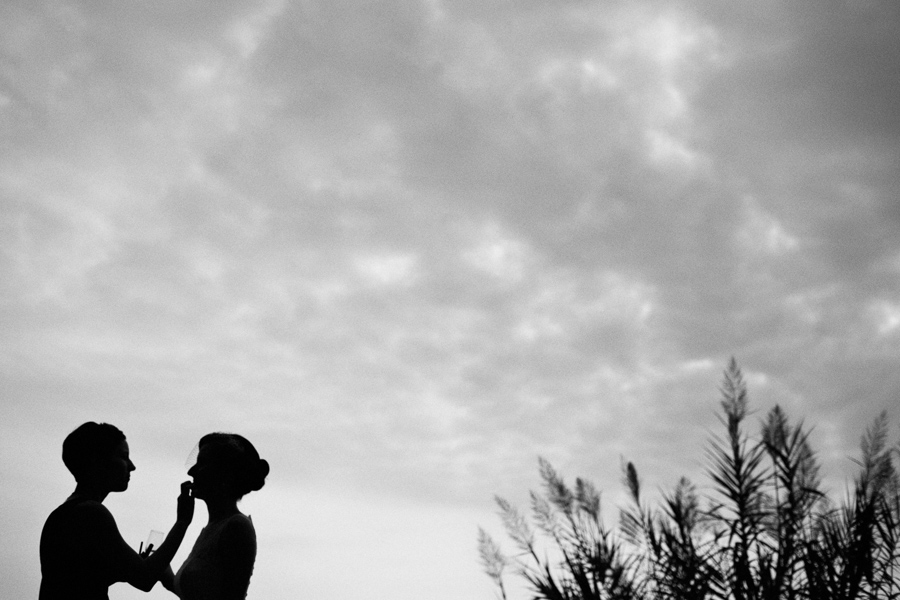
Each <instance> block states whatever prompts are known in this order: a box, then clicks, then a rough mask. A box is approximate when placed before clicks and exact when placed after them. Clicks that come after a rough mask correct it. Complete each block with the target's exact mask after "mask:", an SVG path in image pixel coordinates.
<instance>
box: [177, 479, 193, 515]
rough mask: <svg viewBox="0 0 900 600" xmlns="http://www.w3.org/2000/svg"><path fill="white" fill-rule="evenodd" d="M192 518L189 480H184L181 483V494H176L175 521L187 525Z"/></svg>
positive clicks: (191, 497)
mask: <svg viewBox="0 0 900 600" xmlns="http://www.w3.org/2000/svg"><path fill="white" fill-rule="evenodd" d="M193 518H194V497H193V496H192V495H191V482H190V481H185V482H184V483H182V484H181V494H179V495H178V517H177V521H178V522H180V523H184V524H185V525H188V524H190V522H191V520H192V519H193Z"/></svg>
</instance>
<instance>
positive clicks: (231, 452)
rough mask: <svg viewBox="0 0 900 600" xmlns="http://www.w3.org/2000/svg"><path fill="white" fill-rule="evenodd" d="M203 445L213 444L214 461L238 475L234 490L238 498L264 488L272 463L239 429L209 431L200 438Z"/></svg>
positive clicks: (226, 470)
mask: <svg viewBox="0 0 900 600" xmlns="http://www.w3.org/2000/svg"><path fill="white" fill-rule="evenodd" d="M198 446H199V448H204V447H209V449H208V450H207V452H208V453H209V456H210V459H211V460H212V462H213V463H214V464H215V465H216V466H217V467H218V468H220V469H222V470H223V471H224V472H226V473H229V474H230V475H232V476H233V477H234V479H233V482H234V487H233V489H232V490H231V491H232V493H233V494H234V496H235V497H236V498H238V499H240V498H242V497H244V496H245V495H246V494H249V493H250V492H255V491H258V490H260V489H262V487H263V485H265V483H266V476H267V475H268V474H269V463H268V462H267V461H265V460H264V459H262V458H260V457H259V453H258V452H257V451H256V448H254V447H253V444H251V443H250V441H249V440H248V439H247V438H245V437H244V436H242V435H238V434H236V433H220V432H216V433H208V434H206V435H204V436H203V437H202V438H200V443H199V444H198Z"/></svg>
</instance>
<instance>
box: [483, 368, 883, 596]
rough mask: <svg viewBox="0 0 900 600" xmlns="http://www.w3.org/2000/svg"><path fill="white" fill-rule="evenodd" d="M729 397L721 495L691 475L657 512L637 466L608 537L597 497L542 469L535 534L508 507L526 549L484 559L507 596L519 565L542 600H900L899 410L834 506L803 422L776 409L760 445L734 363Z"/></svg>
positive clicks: (714, 446) (725, 391)
mask: <svg viewBox="0 0 900 600" xmlns="http://www.w3.org/2000/svg"><path fill="white" fill-rule="evenodd" d="M720 391H721V394H722V401H721V410H722V413H721V415H720V422H721V423H722V425H723V427H724V429H725V434H724V435H723V436H721V437H718V436H716V437H713V438H712V439H711V440H710V442H709V445H708V447H707V450H706V458H707V460H708V466H707V469H706V473H707V475H708V476H709V478H710V479H711V481H712V494H710V495H709V496H705V497H704V496H701V495H700V494H698V492H697V490H696V488H695V486H694V485H693V484H692V483H691V482H690V481H689V480H688V479H686V478H682V479H681V480H679V482H678V483H677V485H676V486H675V488H674V490H672V491H671V492H669V493H664V494H663V496H662V502H661V506H660V508H653V507H650V506H648V505H647V504H646V503H645V501H644V499H643V497H642V495H641V482H640V479H639V477H638V473H637V469H636V468H635V466H634V464H633V463H630V462H629V463H626V464H625V465H624V467H623V484H624V485H625V487H626V489H627V490H628V496H629V504H628V505H627V506H625V507H623V508H622V509H621V511H620V514H619V526H618V528H617V529H616V530H610V529H608V528H606V527H605V526H604V525H603V523H602V520H601V518H600V494H599V493H598V492H597V490H596V489H595V488H594V487H593V486H592V485H591V484H590V483H589V482H588V481H586V480H583V479H576V481H575V487H574V488H569V487H568V486H567V485H566V484H565V482H564V481H563V479H562V477H560V476H559V474H558V473H557V472H556V471H555V470H554V469H553V467H552V466H551V465H550V464H549V463H548V462H547V461H545V460H544V459H539V470H540V475H541V479H542V481H543V484H544V493H543V494H537V493H535V492H531V496H530V497H531V516H532V521H533V522H534V524H535V528H534V529H533V528H532V527H531V525H529V522H528V520H527V519H526V518H525V517H524V516H522V515H521V513H519V512H518V510H517V509H516V508H515V507H513V506H512V505H511V504H509V503H508V502H507V501H505V500H503V499H502V498H496V501H497V505H498V506H499V508H500V516H501V519H502V521H503V525H504V528H505V530H506V533H507V535H508V536H509V537H510V539H511V540H512V541H513V542H514V544H515V545H516V547H517V548H518V553H517V554H516V555H514V556H513V557H512V558H507V557H506V556H505V555H504V554H503V553H502V551H501V549H500V547H499V545H497V544H496V543H495V542H494V541H493V540H492V539H491V538H490V536H488V535H487V533H485V532H484V531H483V530H481V529H480V530H479V552H480V555H481V558H482V563H483V566H484V569H485V571H486V572H487V574H488V575H489V576H490V577H491V578H492V579H493V580H494V581H495V583H496V584H497V586H498V589H499V591H500V595H501V597H502V598H503V599H504V600H505V599H506V587H505V585H504V583H503V577H504V573H505V569H506V568H507V567H512V568H513V570H514V572H515V573H516V574H518V575H519V576H521V577H523V578H524V579H525V581H526V582H527V583H528V585H529V587H530V588H531V590H532V591H533V592H534V594H535V595H534V596H533V598H535V599H536V600H540V599H547V600H600V599H622V600H625V599H628V600H630V599H646V600H656V599H660V600H662V599H677V600H782V599H786V600H795V599H796V600H801V599H815V600H856V599H861V600H863V599H864V600H870V599H871V600H876V599H877V600H900V474H898V469H897V464H896V459H897V457H898V456H900V445H898V446H894V447H891V446H890V445H889V443H888V437H889V436H888V419H887V414H886V413H882V414H881V415H880V416H879V417H878V418H877V419H876V420H875V422H874V423H873V424H872V426H871V427H869V428H868V429H867V431H866V433H865V434H864V435H863V436H862V440H861V444H860V447H861V458H860V459H859V460H858V461H856V462H857V463H858V465H859V473H858V475H857V476H856V477H855V478H854V481H853V488H852V490H851V491H850V492H849V493H848V494H847V498H846V499H845V500H844V501H843V503H842V504H839V505H835V504H834V502H833V501H831V500H830V499H829V498H828V497H827V496H826V494H824V493H823V492H822V490H821V489H820V486H821V481H820V475H819V472H820V466H819V463H818V460H817V458H816V455H815V453H814V452H813V450H812V448H811V447H810V445H809V434H810V432H809V430H808V429H806V428H805V427H804V425H803V423H799V424H792V423H791V422H790V421H789V419H788V417H787V415H786V414H785V413H784V411H783V410H782V409H781V408H780V407H779V406H775V407H774V408H773V409H771V410H770V411H769V412H768V414H767V415H766V417H765V419H763V421H762V423H761V427H760V430H759V433H758V435H755V436H754V435H751V434H750V433H749V432H748V431H747V427H746V419H747V416H748V414H749V409H748V404H749V402H748V394H747V387H746V384H745V382H744V379H743V375H742V373H741V371H740V369H739V368H738V366H737V363H736V362H735V361H734V359H732V360H731V361H730V363H729V365H728V366H727V368H726V370H725V372H724V378H723V383H722V386H721V388H720ZM539 544H540V549H539ZM548 552H549V554H548Z"/></svg>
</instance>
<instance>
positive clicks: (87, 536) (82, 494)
mask: <svg viewBox="0 0 900 600" xmlns="http://www.w3.org/2000/svg"><path fill="white" fill-rule="evenodd" d="M62 455H63V462H64V463H65V465H66V467H67V468H68V469H69V471H70V472H71V473H72V475H73V476H74V477H75V482H76V485H75V491H74V492H73V493H72V495H71V496H69V497H68V498H67V499H66V501H65V502H63V503H62V505H60V506H59V507H58V508H56V510H54V511H53V512H52V513H50V516H49V517H47V521H46V523H45V524H44V529H43V531H42V533H41V545H40V555H41V589H40V600H72V599H77V600H108V598H109V595H108V592H109V586H110V585H112V584H113V583H116V582H119V581H125V582H128V583H130V584H131V585H133V586H134V587H136V588H138V589H140V590H143V591H145V592H147V591H150V589H151V588H152V587H153V585H154V584H155V583H156V582H157V581H159V578H160V577H161V576H162V575H163V573H164V572H165V571H166V568H167V567H168V565H169V562H171V560H172V557H173V556H174V555H175V551H176V550H178V546H179V545H180V544H181V541H182V539H184V533H185V531H187V528H188V525H189V524H190V522H191V519H192V518H193V514H194V499H193V498H192V497H191V495H190V482H185V483H183V484H181V495H179V496H178V503H177V519H176V521H175V525H174V526H173V527H172V530H171V531H170V532H169V535H168V536H166V539H165V541H163V543H162V544H161V545H160V546H159V548H158V549H157V550H156V552H154V553H153V554H149V556H143V555H140V554H138V553H137V552H135V551H134V550H133V549H132V548H131V547H130V546H129V545H128V544H127V543H126V542H125V540H123V539H122V536H121V534H119V528H118V527H117V526H116V520H115V519H114V518H113V516H112V514H111V513H110V512H109V510H107V508H106V507H105V506H103V500H104V499H105V498H106V496H107V495H109V494H110V492H124V491H125V490H126V489H128V481H129V479H130V477H131V472H132V471H134V470H135V466H134V463H133V462H131V457H130V456H129V453H128V442H127V441H126V440H125V434H124V433H122V432H121V431H120V430H119V429H118V428H116V427H115V426H113V425H110V424H108V423H99V424H98V423H93V422H88V423H84V424H83V425H81V426H79V427H78V428H77V429H75V431H73V432H72V433H70V434H69V435H68V436H67V437H66V439H65V441H64V442H63V452H62Z"/></svg>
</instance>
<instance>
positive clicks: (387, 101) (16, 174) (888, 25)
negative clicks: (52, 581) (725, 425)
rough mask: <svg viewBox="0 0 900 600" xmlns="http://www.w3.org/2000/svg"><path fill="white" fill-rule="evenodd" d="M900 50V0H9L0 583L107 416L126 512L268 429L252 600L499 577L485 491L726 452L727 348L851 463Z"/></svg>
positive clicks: (31, 549) (894, 414) (762, 406)
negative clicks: (213, 442)
mask: <svg viewBox="0 0 900 600" xmlns="http://www.w3.org/2000/svg"><path fill="white" fill-rule="evenodd" d="M897 65H900V3H898V2H896V1H895V0H882V1H877V0H847V1H837V0H815V1H813V0H797V1H792V2H773V1H765V0H745V1H743V2H724V1H715V0H696V1H691V0H683V1H678V0H676V1H673V0H666V1H659V2H652V1H643V0H628V1H601V0H593V1H574V0H573V1H567V0H519V1H516V0H421V1H419V0H371V1H368V0H367V1H363V0H327V1H326V0H271V1H270V0H206V1H204V0H83V1H80V2H66V1H63V0H59V1H43V0H4V2H2V4H0V311H2V312H0V391H2V404H0V447H2V455H0V480H2V488H0V494H2V495H0V499H2V501H3V504H4V506H5V510H4V511H3V512H2V516H0V524H2V528H3V531H2V538H3V544H2V545H0V559H2V567H0V569H2V572H3V573H2V577H0V597H4V598H35V597H36V595H37V589H38V585H39V581H40V569H39V562H38V539H39V535H40V530H41V527H42V524H43V521H44V519H45V518H46V516H47V514H49V512H50V511H51V510H52V509H53V508H54V507H55V506H57V505H58V504H59V503H60V502H62V501H63V500H64V499H65V497H66V496H67V495H68V494H69V493H70V492H71V489H72V488H73V481H72V480H71V477H70V476H69V474H68V473H67V471H66V470H65V468H64V466H63V465H62V461H61V460H60V458H59V454H60V446H61V443H62V440H63V438H64V437H65V436H66V434H68V433H69V432H70V431H71V430H72V429H74V428H75V427H76V426H77V425H79V424H80V423H82V422H84V421H87V420H96V421H106V422H110V423H113V424H115V425H117V426H119V427H120V428H121V429H123V430H124V432H125V433H126V435H127V436H128V439H129V443H130V445H131V451H132V456H133V458H134V461H135V463H136V464H137V467H138V470H137V471H136V473H135V474H134V475H133V477H132V485H131V488H130V489H129V490H128V491H127V492H126V493H124V494H114V495H112V496H111V497H110V498H109V499H108V500H107V505H108V506H109V507H110V509H111V510H112V511H113V513H114V515H115V516H116V518H117V520H118V522H119V526H120V529H121V530H122V533H123V535H124V536H125V537H126V539H127V540H128V541H129V542H132V543H133V544H134V546H137V545H138V543H139V542H140V541H142V540H144V539H146V535H147V533H148V532H149V530H150V529H167V528H168V527H170V526H171V524H172V523H173V522H174V515H175V500H174V499H175V496H176V494H177V490H178V483H179V482H180V481H181V480H182V479H184V478H185V475H184V461H185V458H186V457H187V455H188V453H189V452H190V450H191V448H192V447H193V445H194V444H195V443H196V441H197V440H198V439H199V438H200V436H201V435H202V434H204V433H207V432H209V431H214V430H224V431H236V432H239V433H242V434H244V435H245V436H246V437H248V438H249V439H250V440H251V441H253V442H254V443H255V444H256V446H257V448H258V449H259V451H260V453H261V454H262V455H263V457H264V458H267V459H268V460H269V461H270V463H271V465H272V472H271V475H270V478H269V481H268V483H267V485H266V487H265V488H264V489H263V490H261V491H260V492H258V493H255V494H252V495H250V496H248V497H247V499H246V500H245V501H244V504H243V509H244V510H245V512H248V513H251V514H252V515H253V518H254V522H255V523H256V527H257V533H258V536H259V556H258V560H257V567H256V572H255V574H254V577H253V580H252V583H251V586H250V594H249V598H250V600H254V599H260V600H262V599H266V600H294V599H297V598H306V599H310V600H358V599H361V598H371V599H373V600H380V599H386V598H391V599H392V600H413V599H416V600H422V599H427V600H476V599H479V598H480V599H485V600H486V599H489V598H493V590H492V587H491V582H490V580H489V579H488V578H487V576H485V575H484V574H483V573H482V572H481V569H480V567H479V563H478V555H477V552H476V534H477V528H478V526H479V525H481V526H484V527H486V528H487V529H489V530H492V531H499V528H498V527H497V526H498V523H499V520H498V519H497V518H496V515H495V513H494V505H493V501H492V497H493V495H494V494H500V495H503V496H506V497H508V498H510V499H511V500H513V501H515V502H523V501H524V499H525V498H527V496H526V494H527V491H528V489H529V488H537V487H538V486H539V481H538V476H537V457H538V456H543V457H546V458H547V459H548V460H550V461H551V463H553V464H554V465H555V466H556V467H557V469H558V470H559V471H561V472H562V473H563V474H564V475H565V476H566V477H567V478H569V479H572V478H574V477H575V476H585V477H587V478H589V479H592V480H593V481H595V482H596V483H597V485H598V486H599V487H600V488H601V489H603V490H604V492H605V495H604V502H605V503H604V506H605V511H606V512H607V514H608V515H613V516H614V515H615V512H616V510H615V508H616V507H615V501H616V497H617V496H616V494H618V493H619V489H620V485H619V467H620V461H621V460H622V459H623V458H625V459H628V460H633V461H635V463H636V464H637V467H638V470H639V471H640V472H641V474H642V476H643V478H644V481H645V485H647V486H648V487H650V488H652V489H658V488H667V487H670V486H671V485H673V484H674V483H675V482H676V481H677V479H678V477H679V476H680V475H681V474H686V475H692V476H694V477H695V478H696V479H697V482H698V483H699V484H701V485H704V484H705V480H704V479H703V478H702V474H701V467H700V461H701V459H702V456H703V447H704V443H705V441H706V439H707V438H708V436H709V433H710V431H712V430H714V429H715V428H716V426H717V421H716V409H717V400H718V391H717V387H718V385H719V383H720V380H721V373H722V370H723V369H724V368H725V366H726V364H727V362H728V360H729V358H730V357H731V356H734V357H735V358H736V359H737V360H738V362H739V364H740V366H741V367H742V368H743V369H744V372H745V375H746V378H747V381H748V384H749V386H750V397H751V402H752V405H753V407H754V408H755V409H756V410H757V411H758V412H757V413H756V414H755V415H754V416H753V417H752V419H751V424H752V423H755V422H756V421H757V420H758V419H759V418H761V417H762V415H763V414H764V413H765V411H766V410H768V409H769V408H771V407H772V406H774V405H775V404H776V403H779V404H781V405H782V406H783V408H784V409H785V410H786V411H787V413H788V414H789V415H790V416H791V417H792V418H794V419H797V420H800V419H804V420H805V421H806V422H807V423H808V424H810V425H813V426H814V427H815V429H814V432H813V444H814V445H815V447H816V448H817V449H818V450H819V451H820V456H821V458H822V460H823V462H824V463H825V468H826V473H827V474H830V475H829V476H832V477H836V479H835V481H838V482H841V481H843V480H842V479H840V476H841V475H842V474H843V473H845V472H846V471H847V469H848V465H852V463H851V462H850V457H851V456H853V455H854V453H855V448H856V446H857V442H858V439H859V436H860V435H861V434H862V433H863V431H864V429H865V427H866V426H867V424H869V423H870V422H871V421H872V419H874V418H875V417H876V416H877V415H878V414H879V413H880V412H881V411H882V410H885V409H887V410H888V411H889V413H890V416H891V424H892V427H893V429H892V432H894V433H896V425H897V424H898V422H900V414H898V412H900V411H898V410H897V408H896V401H897V397H898V392H900V370H898V360H900V168H898V165H900V75H898V70H897V69H898V67H897ZM753 426H754V427H755V425H753ZM894 437H895V439H896V436H894ZM840 485H841V486H842V485H843V484H842V483H841V484H840ZM836 491H837V492H838V494H839V495H840V494H842V493H843V491H844V490H843V489H842V488H840V487H839V489H837V490H836ZM205 517H206V514H205V511H204V510H203V508H202V506H201V507H200V508H198V511H197V517H196V520H195V523H194V524H193V525H192V528H191V531H190V533H189V536H188V539H187V540H186V542H185V546H184V547H183V549H182V551H181V552H180V553H179V556H178V557H177V558H176V567H177V563H180V561H181V560H183V557H184V555H185V553H186V552H187V550H188V549H189V547H190V544H191V543H192V540H193V538H195V537H196V535H197V533H198V531H199V529H200V527H202V525H203V523H204V522H205ZM111 597H112V598H113V600H115V599H117V598H119V599H125V598H129V599H136V598H147V597H148V596H145V595H143V594H140V593H138V592H134V591H131V590H129V589H128V588H127V586H124V585H117V586H115V587H113V588H112V590H111ZM149 597H150V598H160V599H162V598H167V597H170V596H169V594H168V593H167V592H165V591H164V590H161V589H157V590H154V591H153V592H152V593H151V594H150V596H149Z"/></svg>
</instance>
